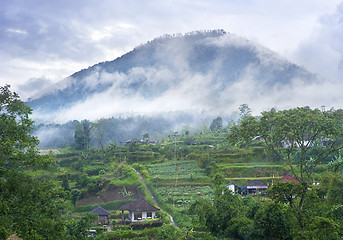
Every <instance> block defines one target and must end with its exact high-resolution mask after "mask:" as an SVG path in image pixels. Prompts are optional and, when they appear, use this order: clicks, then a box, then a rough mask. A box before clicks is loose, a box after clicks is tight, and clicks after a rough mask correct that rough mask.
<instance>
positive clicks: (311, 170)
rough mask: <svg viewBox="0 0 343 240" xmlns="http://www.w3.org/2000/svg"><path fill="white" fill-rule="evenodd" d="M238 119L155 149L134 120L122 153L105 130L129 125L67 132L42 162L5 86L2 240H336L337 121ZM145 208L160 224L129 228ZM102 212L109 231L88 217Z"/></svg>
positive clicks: (273, 115) (0, 151) (340, 166)
mask: <svg viewBox="0 0 343 240" xmlns="http://www.w3.org/2000/svg"><path fill="white" fill-rule="evenodd" d="M239 112H240V116H239V121H238V122H236V123H234V122H230V123H226V122H224V121H223V119H222V117H216V118H214V119H213V120H212V121H210V122H209V123H208V124H207V125H202V126H199V127H196V128H190V127H187V126H180V128H179V129H180V130H179V131H178V132H175V131H174V130H173V129H172V128H171V129H170V131H169V132H165V135H164V137H163V138H159V139H158V138H155V137H154V133H153V132H150V130H149V129H150V128H148V127H146V126H149V121H148V120H147V118H143V117H142V119H141V120H142V121H140V122H141V123H142V122H144V124H142V125H140V126H141V127H139V129H140V131H139V132H137V135H134V136H130V135H125V136H122V137H123V139H124V137H125V139H127V140H129V141H125V142H124V141H121V142H119V141H115V140H113V139H110V138H108V136H109V135H111V133H109V131H108V129H106V126H108V124H109V123H110V122H111V121H113V122H114V121H118V122H117V129H116V132H120V131H121V130H120V129H121V124H120V121H122V122H125V121H129V120H116V119H114V118H113V119H107V120H99V121H97V122H94V123H93V122H90V121H87V120H83V121H80V122H79V121H74V122H70V123H68V128H66V131H67V132H68V136H71V137H69V138H70V139H69V140H68V142H65V143H63V140H62V139H61V140H60V141H61V145H60V146H59V147H58V148H54V149H44V151H43V150H41V149H39V148H38V147H37V146H38V145H39V139H37V137H35V136H34V135H32V133H33V131H37V129H39V126H34V122H33V121H32V120H31V119H30V114H31V113H32V110H31V109H30V108H29V107H28V106H26V105H25V104H24V103H23V102H22V101H21V100H20V98H19V96H18V95H17V94H15V93H13V92H11V91H10V89H9V86H4V87H1V88H0V141H1V145H0V213H1V214H0V222H1V226H0V238H1V239H7V238H9V237H11V238H12V239H87V238H93V239H341V238H342V237H343V217H342V216H343V205H342V202H343V175H342V171H343V160H342V158H341V154H340V149H341V148H342V147H343V141H342V140H343V135H342V134H343V111H342V110H340V109H339V110H334V109H332V110H329V111H321V110H318V109H311V108H309V107H299V108H294V109H287V110H279V111H276V110H274V109H272V110H270V111H266V112H262V113H261V114H260V115H259V116H252V115H251V111H250V109H249V107H248V105H246V104H242V105H241V107H240V109H239ZM143 119H144V121H143ZM145 120H146V122H145ZM132 124H133V125H135V124H136V122H134V123H132ZM160 124H161V125H163V124H164V123H163V122H160ZM153 125H154V126H155V125H156V128H158V127H159V126H158V125H157V123H156V122H154V124H153ZM41 127H42V126H41ZM163 127H166V126H163ZM137 136H140V138H139V139H138V138H137ZM136 138H137V139H136ZM136 171H137V172H139V173H140V175H141V176H142V178H143V179H144V181H145V183H146V186H147V188H145V186H144V183H143V182H142V180H141V179H140V178H139V175H137V173H136ZM285 176H291V177H292V178H291V179H292V180H291V181H282V179H285V178H284V177H285ZM252 182H253V183H254V184H255V185H256V184H257V183H263V184H264V185H263V187H264V189H263V190H262V188H260V189H259V188H256V187H255V188H254V189H252V187H251V186H252V184H251V183H252ZM229 186H234V188H229ZM148 190H149V191H150V192H151V194H152V195H153V196H154V198H152V197H151V195H150V193H149V191H148ZM141 198H143V199H145V200H146V201H148V202H149V203H150V204H152V205H156V204H155V202H154V200H156V203H158V209H159V210H158V211H157V212H156V218H155V219H152V218H151V219H145V220H142V221H138V222H137V223H133V222H129V221H127V220H128V219H129V216H128V213H127V212H124V211H120V210H119V209H120V208H121V207H122V206H125V204H127V203H130V202H134V201H136V200H138V199H141ZM98 206H101V207H102V208H103V209H106V210H107V211H108V212H109V221H108V223H106V224H105V225H104V224H100V225H99V224H98V221H100V220H99V219H98V220H97V218H98V216H97V215H96V214H92V213H90V212H91V211H92V210H94V209H95V208H96V207H98ZM123 213H124V215H122V214H123ZM168 214H170V215H171V216H172V217H173V221H171V218H170V217H169V216H168ZM173 222H174V224H173ZM104 233H105V234H104ZM93 234H95V235H94V236H93Z"/></svg>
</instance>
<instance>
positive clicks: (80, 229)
mask: <svg viewBox="0 0 343 240" xmlns="http://www.w3.org/2000/svg"><path fill="white" fill-rule="evenodd" d="M96 218H97V216H96V214H87V215H85V216H83V217H81V218H79V219H74V218H72V219H70V220H69V221H68V222H67V224H66V228H65V232H66V233H65V239H70V240H79V239H86V236H87V230H88V228H89V226H91V224H92V223H93V222H94V221H95V219H96ZM87 239H88V238H87Z"/></svg>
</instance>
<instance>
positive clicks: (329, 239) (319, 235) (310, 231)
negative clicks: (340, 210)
mask: <svg viewBox="0 0 343 240" xmlns="http://www.w3.org/2000/svg"><path fill="white" fill-rule="evenodd" d="M294 239H296V240H300V239H316V240H317V239H318V240H336V239H341V237H340V236H339V225H338V224H337V223H336V222H335V221H333V220H332V219H329V218H325V217H320V216H315V217H313V218H310V219H308V224H306V227H305V229H301V230H300V231H299V232H297V234H296V236H294Z"/></svg>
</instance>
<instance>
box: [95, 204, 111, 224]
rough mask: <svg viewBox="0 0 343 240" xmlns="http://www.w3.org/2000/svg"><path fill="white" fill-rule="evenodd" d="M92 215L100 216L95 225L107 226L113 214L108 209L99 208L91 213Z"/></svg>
mask: <svg viewBox="0 0 343 240" xmlns="http://www.w3.org/2000/svg"><path fill="white" fill-rule="evenodd" d="M90 213H94V214H97V215H98V221H96V222H95V223H94V225H98V224H99V225H106V224H108V223H109V216H110V215H111V213H110V212H109V211H107V210H106V209H104V208H102V207H100V206H99V207H96V208H94V209H93V210H92V211H90Z"/></svg>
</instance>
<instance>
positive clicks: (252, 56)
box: [29, 29, 315, 121]
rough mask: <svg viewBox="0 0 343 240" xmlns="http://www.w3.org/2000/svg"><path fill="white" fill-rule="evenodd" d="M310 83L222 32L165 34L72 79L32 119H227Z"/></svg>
mask: <svg viewBox="0 0 343 240" xmlns="http://www.w3.org/2000/svg"><path fill="white" fill-rule="evenodd" d="M314 80H315V76H314V75H313V74H311V73H309V72H307V71H305V70H304V69H302V68H300V67H298V66H297V65H295V64H292V63H290V62H288V61H286V60H284V59H283V58H281V57H280V56H278V55H277V54H276V53H273V52H272V51H270V50H269V49H267V48H264V47H262V46H259V45H257V44H255V43H253V42H250V41H248V40H246V39H244V38H241V37H238V36H236V35H234V34H231V33H227V32H226V31H224V30H222V29H219V30H206V31H194V32H190V33H185V34H172V35H169V34H167V35H163V36H161V37H158V38H155V39H153V40H152V41H149V42H147V43H145V44H142V45H140V46H137V47H136V48H134V49H133V50H132V51H130V52H128V53H126V54H124V55H123V56H121V57H119V58H117V59H115V60H113V61H107V62H101V63H98V64H96V65H94V66H92V67H89V68H88V69H84V70H81V71H79V72H77V73H74V74H73V75H71V76H70V77H69V78H68V85H67V87H66V88H65V89H62V90H58V91H56V92H54V93H52V94H48V95H45V96H43V97H41V98H38V99H35V100H32V101H31V102H29V105H31V106H32V107H33V109H34V110H35V112H36V117H37V118H38V117H43V118H44V117H46V116H47V115H49V116H54V117H53V118H54V119H55V120H56V119H57V120H58V121H67V120H72V119H84V118H88V119H99V118H101V117H111V116H118V115H122V114H127V113H136V114H148V113H155V112H172V111H187V112H191V111H196V112H206V113H208V114H210V113H211V114H215V113H225V114H229V112H232V111H233V109H237V106H239V104H241V103H242V102H247V103H249V102H251V101H254V99H256V98H259V97H261V95H262V94H264V92H270V91H276V90H277V88H278V87H280V86H288V85H290V84H292V83H293V82H294V81H302V82H311V81H314ZM271 104H273V105H271V106H275V105H274V104H275V102H271ZM75 113H78V114H75Z"/></svg>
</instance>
